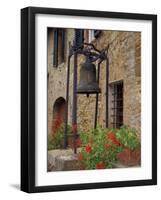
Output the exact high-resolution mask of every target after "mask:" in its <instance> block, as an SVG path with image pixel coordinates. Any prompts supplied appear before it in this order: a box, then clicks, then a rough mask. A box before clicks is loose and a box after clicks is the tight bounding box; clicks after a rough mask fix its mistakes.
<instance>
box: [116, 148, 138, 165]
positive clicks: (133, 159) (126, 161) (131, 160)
mask: <svg viewBox="0 0 161 200" xmlns="http://www.w3.org/2000/svg"><path fill="white" fill-rule="evenodd" d="M117 157H118V161H119V162H120V163H121V164H123V165H126V166H138V165H140V164H141V151H140V149H135V150H130V149H128V148H125V149H124V150H123V151H122V152H120V153H119V154H118V156H117Z"/></svg>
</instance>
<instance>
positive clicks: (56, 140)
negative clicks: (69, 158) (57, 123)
mask: <svg viewBox="0 0 161 200" xmlns="http://www.w3.org/2000/svg"><path fill="white" fill-rule="evenodd" d="M67 130H68V133H69V132H71V127H70V126H69V125H68V129H67ZM63 142H64V124H62V125H61V127H60V128H59V129H58V130H57V131H56V132H55V133H54V134H50V135H48V150H52V149H61V148H63Z"/></svg>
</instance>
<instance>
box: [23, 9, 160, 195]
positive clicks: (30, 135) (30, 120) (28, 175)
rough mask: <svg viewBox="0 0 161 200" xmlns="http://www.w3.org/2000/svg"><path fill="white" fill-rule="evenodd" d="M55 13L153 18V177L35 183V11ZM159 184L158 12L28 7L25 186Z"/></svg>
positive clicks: (25, 19) (25, 32) (70, 187)
mask: <svg viewBox="0 0 161 200" xmlns="http://www.w3.org/2000/svg"><path fill="white" fill-rule="evenodd" d="M36 14H50V15H52V14H54V15H69V16H90V17H103V18H114V19H135V20H150V21H152V179H148V180H131V181H118V182H100V183H84V184H69V185H54V186H53V185H49V186H40V187H39V186H35V104H36V103H35V91H36V88H35V15H36ZM156 184H157V16H156V15H151V14H132V13H119V12H104V11H101V12H100V11H90V10H71V9H58V8H40V7H27V8H23V9H22V10H21V190H22V191H25V192H28V193H35V192H51V191H65V190H82V189H98V188H112V187H125V186H142V185H156Z"/></svg>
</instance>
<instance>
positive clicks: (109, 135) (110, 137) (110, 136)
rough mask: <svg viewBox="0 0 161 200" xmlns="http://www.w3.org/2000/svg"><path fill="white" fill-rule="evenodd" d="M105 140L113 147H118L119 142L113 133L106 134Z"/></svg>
mask: <svg viewBox="0 0 161 200" xmlns="http://www.w3.org/2000/svg"><path fill="white" fill-rule="evenodd" d="M107 139H109V140H111V142H112V143H113V144H115V145H118V146H119V145H120V142H119V141H118V140H117V138H116V136H115V134H114V133H113V132H110V133H107Z"/></svg>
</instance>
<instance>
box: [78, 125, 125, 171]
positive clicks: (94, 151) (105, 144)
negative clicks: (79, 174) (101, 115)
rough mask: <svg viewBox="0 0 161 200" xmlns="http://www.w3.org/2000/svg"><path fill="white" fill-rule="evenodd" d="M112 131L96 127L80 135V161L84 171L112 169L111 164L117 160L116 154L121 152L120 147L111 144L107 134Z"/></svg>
mask: <svg viewBox="0 0 161 200" xmlns="http://www.w3.org/2000/svg"><path fill="white" fill-rule="evenodd" d="M111 131H112V129H107V128H101V127H98V128H96V129H93V130H91V131H90V132H88V133H81V135H80V138H81V141H82V143H83V144H84V147H82V150H81V155H82V157H83V159H82V160H80V163H81V165H82V166H84V167H85V169H101V168H112V163H113V162H115V161H116V160H117V154H118V153H119V152H121V151H122V147H121V146H118V145H116V144H113V143H112V142H111V141H110V140H109V139H108V138H107V134H108V133H109V132H111Z"/></svg>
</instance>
